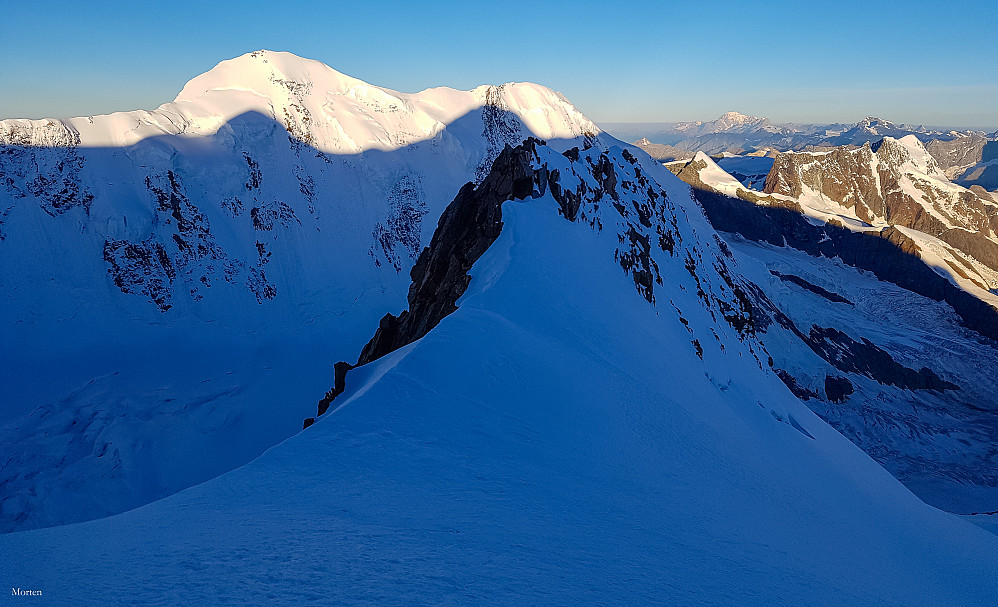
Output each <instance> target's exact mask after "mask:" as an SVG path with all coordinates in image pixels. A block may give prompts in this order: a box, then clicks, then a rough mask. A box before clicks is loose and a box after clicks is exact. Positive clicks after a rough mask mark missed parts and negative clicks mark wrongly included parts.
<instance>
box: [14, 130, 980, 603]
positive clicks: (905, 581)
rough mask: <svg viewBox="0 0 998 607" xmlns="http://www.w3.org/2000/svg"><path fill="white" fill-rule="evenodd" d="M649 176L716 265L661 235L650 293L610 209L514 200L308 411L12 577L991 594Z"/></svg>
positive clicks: (297, 593)
mask: <svg viewBox="0 0 998 607" xmlns="http://www.w3.org/2000/svg"><path fill="white" fill-rule="evenodd" d="M593 152H598V150H594V151H593ZM593 152H590V154H592V153H593ZM608 155H609V156H610V157H611V161H613V162H616V163H617V164H616V165H615V166H617V167H618V170H619V169H621V168H624V167H625V165H624V164H623V162H622V161H621V156H620V150H619V149H618V150H616V151H614V150H613V149H611V150H609V152H608ZM589 157H590V158H593V156H589ZM546 158H547V162H549V167H550V168H559V170H560V171H562V174H563V175H567V174H568V170H569V167H568V163H567V161H566V160H564V159H563V158H562V159H561V160H559V156H558V155H557V154H554V153H549V154H548V155H547V156H546ZM580 162H586V160H585V158H583V160H582V161H580ZM590 166H592V165H590ZM640 167H641V168H642V170H645V171H646V173H647V174H648V175H650V176H652V177H653V178H654V179H655V180H657V181H658V183H659V184H660V185H661V186H662V187H663V188H664V189H665V192H666V193H667V197H668V199H669V200H670V201H671V203H672V204H674V205H675V211H674V212H675V215H674V217H675V218H676V219H677V222H678V225H680V226H682V232H681V236H682V238H683V244H682V246H683V247H684V249H685V250H687V251H694V250H696V251H698V252H699V255H700V258H701V263H698V264H697V267H698V268H700V271H701V274H700V275H698V276H697V275H694V274H692V273H687V272H684V271H683V265H682V264H683V263H684V262H683V259H682V258H681V257H672V256H670V255H669V254H667V253H666V252H665V251H664V250H661V249H655V250H654V253H653V257H654V259H656V260H657V264H658V266H659V267H660V269H661V270H662V272H663V278H664V280H663V282H662V284H661V285H659V286H657V287H656V301H657V302H658V303H657V304H655V305H652V304H651V303H650V302H649V301H648V300H646V298H644V297H642V295H641V293H639V292H638V291H636V289H635V281H634V280H632V277H631V276H629V275H628V274H627V273H625V272H622V271H621V266H620V265H619V263H618V261H617V259H616V258H615V257H616V253H617V252H619V249H618V247H619V246H620V245H621V242H620V240H619V239H618V235H619V233H618V229H620V228H622V227H623V225H624V223H625V219H626V217H625V215H623V214H621V215H619V216H618V215H615V213H618V210H616V209H615V208H614V207H613V206H610V205H608V204H605V202H604V204H602V205H595V204H591V203H592V201H591V200H590V201H589V202H590V204H588V206H586V205H584V208H585V210H586V212H587V217H590V218H599V219H600V222H595V223H594V224H586V223H584V222H583V221H577V222H569V221H566V220H565V218H564V217H562V216H560V215H559V213H558V205H557V203H556V202H555V201H554V200H553V199H552V198H551V194H550V193H549V194H546V195H544V196H540V197H536V198H528V199H526V200H525V201H523V202H519V201H509V202H506V203H504V204H503V222H504V228H503V230H502V233H501V235H500V236H499V239H498V240H497V241H496V242H495V243H494V244H493V245H492V246H491V247H490V248H489V249H488V250H487V252H486V253H485V255H484V256H483V257H482V258H481V259H479V260H478V262H477V263H476V264H475V265H474V267H473V269H472V272H471V275H472V281H471V285H470V287H469V289H468V291H467V292H466V293H465V294H464V296H463V297H462V298H461V300H460V301H459V309H458V310H457V311H456V312H454V313H453V314H451V315H450V316H448V317H446V318H445V319H444V320H443V321H442V322H441V323H440V324H439V325H438V326H437V327H436V328H435V329H433V330H432V331H430V333H429V334H427V335H426V336H425V337H424V338H422V339H421V340H419V341H417V342H415V343H413V344H410V345H409V346H406V347H404V348H402V349H400V350H397V351H395V352H393V353H391V354H389V355H387V356H385V357H383V358H381V359H379V360H377V361H375V362H373V363H370V364H368V365H366V366H363V367H359V368H357V369H355V370H353V371H351V372H350V373H349V374H348V375H347V389H346V391H345V392H344V393H343V394H342V395H340V397H339V398H338V399H337V400H336V401H334V409H332V410H331V411H330V412H329V413H327V414H326V415H325V416H323V417H321V418H320V419H319V420H318V421H317V423H316V424H315V425H314V426H312V427H311V428H309V429H307V430H305V431H303V432H301V433H299V434H297V435H296V436H293V437H291V438H289V439H288V440H286V441H284V442H283V443H281V444H280V445H277V446H275V447H273V448H272V449H270V450H269V451H267V452H266V453H265V454H263V455H262V456H261V457H259V458H257V459H256V460H254V461H253V462H251V463H249V464H247V465H245V466H242V467H240V468H238V469H236V470H233V471H231V472H229V473H227V474H224V475H222V476H220V477H218V478H215V479H212V480H210V481H208V482H205V483H202V484H200V485H198V486H195V487H192V488H190V489H187V490H185V491H182V492H180V493H178V494H176V495H173V496H171V497H168V498H165V499H163V500H160V501H157V502H154V503H151V504H148V505H146V506H144V507H141V508H138V509H135V510H132V511H130V512H126V513H123V514H120V515H117V516H113V517H109V518H105V519H101V520H96V521H91V522H86V523H78V524H73V525H68V526H63V527H57V528H50V529H40V530H33V531H26V532H20V533H13V534H8V535H4V536H0V551H2V553H4V554H16V555H17V559H15V560H14V561H13V562H11V563H10V564H9V565H8V566H7V574H8V579H10V580H11V583H13V584H16V585H18V586H20V587H30V588H35V587H37V588H42V589H44V591H45V598H46V600H48V601H52V602H53V603H55V604H58V603H60V602H66V601H68V600H73V601H74V602H77V603H80V604H103V603H105V602H106V601H107V600H108V599H107V597H113V598H114V600H115V601H118V602H121V603H129V602H140V603H143V604H162V605H171V604H176V603H179V602H184V601H189V600H192V598H197V599H198V600H204V601H207V602H211V603H217V604H245V603H257V602H268V603H275V604H288V605H300V604H303V603H306V602H316V603H320V604H371V603H376V604H383V603H407V604H453V605H461V604H469V603H486V604H565V605H568V604H620V605H633V604H691V605H692V604H695V605H747V604H750V605H801V604H807V605H849V604H851V605H864V606H871V605H898V606H901V605H904V606H911V605H968V606H969V605H984V604H987V602H988V601H990V600H991V598H992V597H993V596H995V593H996V592H998V579H996V578H995V576H994V575H993V573H994V568H993V567H994V563H995V562H998V560H996V559H998V537H996V536H994V535H992V534H990V533H988V532H986V531H984V530H982V529H980V528H978V527H975V526H974V525H972V524H970V523H967V522H965V521H962V520H960V519H959V518H958V517H956V516H953V515H950V514H946V513H943V512H941V511H939V510H936V509H934V508H931V507H929V506H926V505H925V504H924V503H922V502H921V501H919V500H918V499H917V498H915V497H914V496H913V495H912V494H911V493H910V492H908V491H907V490H906V489H905V488H904V487H902V486H901V484H900V483H898V482H897V481H896V480H895V479H894V478H893V477H891V476H890V475H889V474H888V473H887V472H886V471H884V470H883V469H882V468H881V467H880V466H878V465H877V464H876V463H874V462H873V461H872V460H871V459H869V457H867V456H866V455H865V454H864V453H863V452H861V451H860V450H859V449H858V448H856V447H855V446H853V445H852V444H851V443H849V442H848V441H847V440H846V439H844V438H843V437H842V436H841V435H839V434H838V433H836V432H835V431H833V430H832V429H831V428H829V427H828V426H827V425H826V424H824V423H823V422H822V421H821V420H820V419H818V418H817V417H816V416H815V415H814V414H812V413H811V412H810V411H809V410H808V409H807V408H806V407H805V406H804V405H803V404H802V403H801V402H800V401H799V400H797V399H796V398H795V397H794V396H793V395H791V394H790V393H789V391H788V390H787V389H786V387H785V386H784V385H783V384H782V383H781V382H780V381H779V379H778V378H776V376H775V375H774V374H773V373H772V372H771V371H769V370H768V369H767V368H766V367H765V366H764V364H762V363H760V361H759V360H758V359H757V358H756V357H755V355H754V352H755V350H754V348H755V347H756V346H753V342H752V340H751V339H744V340H743V339H740V338H739V334H738V332H736V330H735V329H734V328H733V327H732V326H729V325H728V324H726V323H725V322H723V321H720V320H719V319H718V317H716V315H715V314H713V313H712V309H713V306H714V304H711V305H710V306H707V305H705V304H702V303H701V302H702V299H701V296H700V295H698V293H697V292H696V285H702V287H703V288H704V289H706V290H707V291H708V293H709V294H713V295H711V296H710V300H711V301H714V300H713V297H719V296H720V295H718V292H717V291H716V289H717V288H718V287H717V283H718V282H719V281H718V279H717V275H716V274H713V272H714V270H712V269H711V268H716V266H714V265H713V263H714V261H716V260H717V259H719V258H718V256H719V255H720V254H721V253H720V249H719V248H718V247H719V245H718V244H716V242H715V241H714V240H713V231H712V230H711V228H710V226H709V225H708V224H707V223H706V221H705V219H704V218H703V215H702V213H701V212H700V211H699V209H698V207H697V206H696V204H695V203H694V202H693V201H692V200H691V199H690V198H689V194H688V191H686V190H685V187H684V186H683V185H682V184H680V183H679V182H678V181H677V180H675V179H670V178H671V175H670V174H669V173H667V172H666V171H665V169H663V168H661V167H656V166H654V162H653V161H651V160H650V159H646V160H645V161H643V162H642V164H641V165H640ZM583 180H585V177H583ZM621 199H622V200H626V197H625V196H624V195H623V194H622V195H621ZM604 201H605V199H604ZM597 207H598V208H597ZM665 219H666V220H668V217H666V218H665ZM599 223H601V224H602V226H603V227H602V229H597V228H596V225H598V224H599ZM652 229H653V228H652ZM728 263H733V262H732V261H729V262H728ZM712 284H713V285H714V286H710V285H712ZM676 310H682V313H681V314H677V313H676ZM681 318H685V322H683V321H682V320H681ZM691 332H692V333H694V334H696V335H699V336H701V337H702V338H704V341H703V346H704V347H703V350H702V359H701V358H700V357H699V356H698V355H697V353H696V350H695V347H694V345H693V344H691V341H690V335H691ZM712 333H713V335H712ZM81 597H82V599H81Z"/></svg>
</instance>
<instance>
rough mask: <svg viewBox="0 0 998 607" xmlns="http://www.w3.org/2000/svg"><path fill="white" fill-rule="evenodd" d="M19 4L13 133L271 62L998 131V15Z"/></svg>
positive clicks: (620, 111)
mask: <svg viewBox="0 0 998 607" xmlns="http://www.w3.org/2000/svg"><path fill="white" fill-rule="evenodd" d="M814 4H816V3H803V2H782V1H776V2H767V3H752V2H701V3H698V2H689V1H684V2H642V1H631V2H617V3H612V2H606V1H601V2H590V1H588V0H575V1H572V2H542V1H538V0H535V1H533V2H521V1H518V0H504V1H502V2H494V3H476V2H449V1H444V2H430V3H418V2H411V1H410V2H393V1H382V2H378V3H365V2H348V3H347V2H316V3H311V2H282V3H277V2H262V1H256V0H243V1H242V2H239V3H233V4H231V5H228V6H223V5H222V4H221V3H214V2H204V1H202V2H187V1H186V0H179V1H175V2H170V3H161V2H144V1H142V0H133V1H131V2H122V1H118V0H110V1H104V2H92V1H87V2H76V1H69V0H64V1H62V2H53V1H51V0H36V1H33V2H26V1H23V0H10V1H8V2H5V3H4V6H3V7H2V14H3V17H0V19H2V23H0V25H2V33H0V118H15V117H34V118H37V117H43V116H48V117H62V116H73V115H87V114H97V113H107V112H111V111H117V110H130V109H138V108H144V109H151V108H154V107H156V106H158V105H159V104H161V103H164V102H167V101H171V100H172V99H173V98H174V96H175V95H176V94H177V93H178V92H179V91H180V89H181V88H182V87H183V85H184V83H185V82H186V81H187V80H189V79H190V78H192V77H194V76H196V75H197V74H199V73H202V72H204V71H207V70H209V69H211V67H212V66H214V65H215V64H216V63H218V62H219V61H221V60H224V59H229V58H231V57H235V56H237V55H241V54H243V53H246V52H249V51H252V50H256V49H260V48H267V49H272V50H285V51H291V52H293V53H296V54H298V55H301V56H304V57H308V58H311V59H318V60H320V61H322V62H324V63H326V64H328V65H330V66H332V67H334V68H336V69H337V70H339V71H342V72H345V73H347V74H350V75H352V76H355V77H358V78H360V79H362V80H365V81H367V82H370V83H372V84H376V85H379V86H385V87H388V88H392V89H396V90H400V91H405V92H414V91H418V90H421V89H424V88H427V87H430V86H439V85H446V86H452V87H455V88H460V89H469V88H472V87H474V86H476V85H479V84H485V83H501V82H508V81H531V82H538V83H541V84H545V85H547V86H549V87H551V88H553V89H556V90H559V91H561V92H562V93H564V94H565V95H566V96H567V97H568V98H569V99H570V100H572V102H573V103H575V105H576V106H577V107H579V109H581V110H582V111H583V112H584V113H586V114H587V115H588V116H589V117H591V118H593V119H594V120H596V121H603V122H607V121H617V122H652V121H673V120H697V119H711V118H714V117H716V116H717V115H719V114H721V113H722V112H725V111H728V110H735V111H739V112H743V113H746V114H755V115H759V116H768V117H770V118H772V119H774V120H776V121H780V122H784V121H795V122H835V121H841V122H855V121H857V120H859V119H861V118H862V117H864V116H867V115H871V114H872V115H877V116H881V117H884V118H887V119H890V120H894V121H897V122H912V123H922V124H929V125H949V126H976V127H991V128H998V59H996V58H995V53H994V51H993V47H994V44H995V39H994V35H993V25H994V24H995V23H998V3H996V2H993V1H992V2H952V3H935V2H923V1H909V2H875V1H874V2H869V1H867V2H854V1H851V0H850V1H841V2H827V3H825V4H824V5H823V6H816V5H814Z"/></svg>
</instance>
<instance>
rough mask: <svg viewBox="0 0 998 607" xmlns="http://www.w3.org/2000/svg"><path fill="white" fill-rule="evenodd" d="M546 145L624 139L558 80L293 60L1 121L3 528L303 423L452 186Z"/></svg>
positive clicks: (227, 464) (212, 461) (131, 491)
mask: <svg viewBox="0 0 998 607" xmlns="http://www.w3.org/2000/svg"><path fill="white" fill-rule="evenodd" d="M529 136H534V137H541V138H545V139H547V140H548V141H549V142H550V145H551V146H552V148H557V149H567V148H572V147H584V146H586V145H597V144H599V143H600V141H602V140H603V139H605V138H606V137H605V136H604V135H601V134H600V133H599V131H598V129H597V128H596V127H595V125H593V123H592V122H591V121H589V120H588V119H587V118H586V117H585V116H583V115H582V114H581V113H579V112H578V110H576V109H575V108H574V107H573V106H572V105H571V103H569V102H568V101H567V100H566V99H565V98H564V97H563V96H561V95H560V94H558V93H556V92H554V91H551V90H550V89H547V88H545V87H543V86H540V85H535V84H515V83H511V84H505V85H499V86H481V87H478V88H476V89H474V90H471V91H457V90H454V89H449V88H434V89H428V90H425V91H422V92H419V93H414V94H406V93H400V92H397V91H393V90H390V89H387V88H382V87H377V86H374V85H370V84H367V83H364V82H363V81H361V80H358V79H356V78H352V77H350V76H346V75H344V74H341V73H339V72H336V71H335V70H333V69H331V68H329V67H327V66H325V65H323V64H321V63H319V62H317V61H311V60H306V59H302V58H300V57H296V56H295V55H292V54H290V53H278V52H271V51H258V52H255V53H249V54H247V55H244V56H242V57H237V58H236V59H232V60H229V61H223V62H222V63H220V64H219V65H218V66H217V67H215V68H214V69H212V70H210V71H208V72H207V73H205V74H203V75H201V76H198V77H197V78H194V79H193V80H192V81H191V82H190V83H188V84H187V86H185V87H184V88H183V90H182V91H181V93H180V95H178V96H177V99H176V100H175V101H172V102H169V103H165V104H163V105H162V106H160V107H159V108H157V109H155V110H152V111H144V110H138V111H132V112H119V113H115V114H109V115H104V116H89V117H80V118H70V119H66V120H5V121H0V259H2V260H3V262H2V263H0V315H2V316H3V317H4V318H5V319H7V320H8V322H7V323H5V324H4V325H3V326H0V343H3V344H4V346H5V347H4V348H2V349H0V368H2V369H4V371H5V372H6V373H7V375H5V376H3V378H2V381H0V384H2V385H3V386H4V390H5V398H4V399H0V478H3V479H4V482H3V483H0V529H5V530H9V529H11V528H24V527H37V526H45V525H52V524H60V523H65V522H68V521H72V520H81V519H87V518H93V517H97V516H104V515H107V514H110V513H114V512H119V511H121V510H123V509H126V508H130V507H134V506H137V505H140V504H142V503H145V502H147V501H149V500H151V499H155V498H158V497H161V496H163V495H167V494H169V493H172V492H175V491H177V490H179V489H182V488H184V487H186V486H189V485H191V484H192V483H195V482H200V481H202V480H204V479H205V478H210V477H211V476H214V475H216V474H219V473H221V472H224V471H225V470H228V469H231V468H232V467H235V466H237V465H240V464H242V463H244V462H246V461H248V459H250V458H252V457H255V456H256V455H257V454H259V453H260V452H262V451H263V450H264V449H266V448H268V447H270V446H272V445H274V444H275V443H277V442H279V441H280V440H282V439H284V438H286V437H287V436H289V435H290V434H291V433H292V432H295V431H297V430H298V429H299V428H300V424H301V419H302V418H303V417H305V416H306V415H307V414H308V413H309V412H310V411H311V410H313V409H314V403H315V401H316V399H317V398H318V397H319V396H321V393H322V391H323V390H325V386H324V384H325V383H326V379H327V378H326V374H327V373H328V372H330V371H329V368H328V365H329V362H330V361H334V360H336V359H337V358H340V357H344V356H346V354H347V353H348V352H352V351H353V350H354V349H355V348H356V347H358V346H359V345H360V343H361V340H363V339H366V337H367V336H366V335H365V333H366V331H364V330H363V329H362V328H363V327H365V322H367V321H374V322H376V321H377V319H378V318H380V317H381V316H382V315H383V314H385V313H386V312H389V311H397V310H398V308H399V307H400V306H402V305H404V302H405V293H406V290H407V288H408V272H409V269H410V268H411V266H412V264H413V261H414V260H415V258H416V256H417V255H418V254H419V252H420V250H421V249H422V248H423V246H424V245H425V244H426V241H427V239H428V238H429V236H430V235H431V233H432V229H433V226H435V225H436V222H437V219H438V217H439V214H440V213H441V211H442V210H443V208H444V206H445V205H446V204H447V202H448V201H450V200H451V199H452V198H453V196H454V193H455V192H456V191H457V190H458V189H459V188H460V187H461V186H462V185H463V184H465V183H466V182H468V181H478V180H480V179H481V178H482V177H483V175H484V174H485V173H487V172H488V170H489V169H490V167H491V166H492V163H493V161H494V160H495V159H496V157H497V156H498V155H499V154H500V153H501V152H502V150H503V149H504V148H505V146H507V145H513V146H515V145H517V144H519V143H520V142H522V141H523V140H524V139H525V138H527V137H529ZM54 361H62V362H59V363H56V362H54ZM171 386H185V388H182V389H175V388H172V387H171ZM108 395H112V396H108ZM77 420H88V421H87V423H86V424H80V423H78V421H77ZM150 420H151V421H150ZM79 445H85V447H83V448H82V449H78V448H77V447H78V446H79ZM198 453H200V454H208V455H207V456H204V457H202V456H198V455H197V454H198ZM71 454H75V455H72V462H71V463H66V462H67V458H68V457H70V455H71ZM79 478H87V479H89V480H88V483H87V484H86V485H85V486H81V485H80V484H79V483H78V480H77V479H79Z"/></svg>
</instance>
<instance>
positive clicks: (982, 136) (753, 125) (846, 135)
mask: <svg viewBox="0 0 998 607" xmlns="http://www.w3.org/2000/svg"><path fill="white" fill-rule="evenodd" d="M603 126H604V127H605V128H607V130H608V131H609V132H610V133H612V134H614V135H615V136H616V137H618V138H623V139H627V140H630V141H634V142H635V145H637V146H638V147H640V148H642V149H644V150H645V151H646V152H648V153H649V154H650V155H651V156H652V157H653V158H658V159H660V160H686V159H690V158H692V157H693V156H694V154H695V153H696V152H704V153H706V154H708V155H718V154H725V153H728V154H751V155H769V156H773V155H775V154H776V153H778V152H786V151H816V150H826V149H830V148H833V147H838V146H861V145H863V144H864V143H876V142H877V141H880V140H881V139H883V138H884V137H891V138H894V139H901V138H903V137H906V136H908V135H913V136H915V137H916V138H918V140H919V141H921V142H922V143H924V144H925V147H926V149H927V150H928V151H929V153H931V154H932V155H933V156H934V157H935V158H936V162H937V163H938V165H939V168H940V169H941V170H943V171H944V172H945V173H946V175H947V177H949V178H953V179H954V180H955V181H956V182H957V183H960V184H961V185H964V186H966V187H970V186H971V185H974V184H977V185H980V186H982V187H983V188H985V189H987V190H994V189H998V162H995V161H998V131H995V132H994V133H990V134H989V133H986V132H984V131H974V130H957V129H939V128H933V127H926V126H921V125H917V126H916V125H910V124H895V123H893V122H890V121H889V120H884V119H882V118H877V117H874V116H868V117H866V118H864V119H863V120H860V121H859V122H857V123H856V124H852V125H849V124H840V123H834V124H825V125H800V124H792V123H784V124H776V123H773V122H772V121H771V120H770V119H768V118H759V117H757V116H747V115H745V114H739V113H738V112H727V113H724V114H722V115H721V116H720V117H718V118H717V119H716V120H710V121H707V122H701V121H696V122H676V123H658V124H647V125H636V124H635V125H628V124H614V123H606V124H604V125H603Z"/></svg>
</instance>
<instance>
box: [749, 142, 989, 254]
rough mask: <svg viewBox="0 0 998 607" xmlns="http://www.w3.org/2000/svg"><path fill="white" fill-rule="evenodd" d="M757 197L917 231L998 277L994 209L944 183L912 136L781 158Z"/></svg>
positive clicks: (976, 197) (975, 194)
mask: <svg viewBox="0 0 998 607" xmlns="http://www.w3.org/2000/svg"><path fill="white" fill-rule="evenodd" d="M764 191H765V192H766V193H769V194H774V193H775V194H782V195H785V196H790V197H793V198H795V199H801V200H807V199H816V200H820V201H822V202H823V203H832V204H835V205H838V206H839V207H841V208H842V209H844V210H845V211H846V212H851V213H853V214H855V216H856V217H857V218H858V219H860V220H862V221H863V222H865V223H867V224H870V225H877V226H884V225H892V226H894V225H896V226H902V227H906V228H911V229H914V230H918V231H920V232H923V233H925V234H928V235H929V236H933V237H936V238H939V239H940V240H942V241H944V242H946V243H948V244H950V245H951V246H953V247H955V248H956V249H958V250H960V251H962V252H964V253H966V254H967V255H969V256H971V257H973V258H974V259H976V260H978V261H980V262H981V263H982V264H984V265H986V266H988V267H989V268H991V269H993V270H998V242H996V230H998V205H996V204H995V202H994V201H993V200H991V198H990V196H987V197H982V196H979V195H978V194H977V193H975V192H973V191H970V190H967V189H964V188H961V187H958V186H955V185H954V184H952V183H950V182H949V181H948V180H947V179H946V178H945V176H944V175H943V172H942V170H941V169H940V168H939V166H938V164H937V163H936V162H935V160H934V159H933V158H932V156H930V155H929V154H928V153H927V152H926V151H925V148H923V147H922V146H921V144H920V143H919V142H918V140H917V139H915V138H914V137H907V138H905V140H903V141H898V140H895V139H891V138H885V139H883V140H881V141H880V142H878V143H877V144H875V145H872V146H871V145H864V146H863V147H861V148H858V149H855V150H849V149H846V148H841V147H840V148H836V149H834V150H833V151H831V152H829V153H824V154H818V153H785V154H780V155H779V156H778V157H777V158H776V160H775V162H774V163H773V168H772V170H771V171H770V173H769V175H768V176H767V177H766V184H765V188H764Z"/></svg>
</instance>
